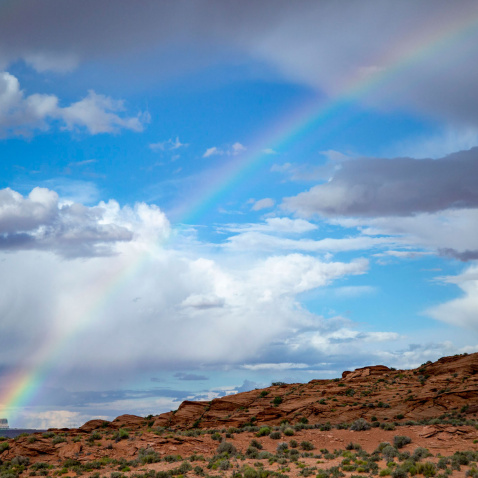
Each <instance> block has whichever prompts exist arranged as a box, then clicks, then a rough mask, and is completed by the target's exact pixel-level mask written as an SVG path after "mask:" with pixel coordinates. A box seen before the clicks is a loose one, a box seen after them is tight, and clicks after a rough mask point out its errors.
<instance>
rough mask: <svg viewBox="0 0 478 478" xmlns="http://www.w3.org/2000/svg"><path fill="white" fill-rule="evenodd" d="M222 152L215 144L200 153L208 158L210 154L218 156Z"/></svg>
mask: <svg viewBox="0 0 478 478" xmlns="http://www.w3.org/2000/svg"><path fill="white" fill-rule="evenodd" d="M222 154H224V152H223V151H222V150H220V149H218V148H217V147H216V146H213V147H212V148H208V149H206V152H205V153H204V154H203V155H202V157H203V158H209V157H210V156H220V155H222Z"/></svg>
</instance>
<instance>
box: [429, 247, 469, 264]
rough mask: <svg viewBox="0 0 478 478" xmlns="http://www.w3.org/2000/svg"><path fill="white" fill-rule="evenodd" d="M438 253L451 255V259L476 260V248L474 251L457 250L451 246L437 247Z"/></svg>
mask: <svg viewBox="0 0 478 478" xmlns="http://www.w3.org/2000/svg"><path fill="white" fill-rule="evenodd" d="M438 252H439V254H441V255H442V256H448V257H453V259H458V260H459V261H462V262H468V261H475V260H478V249H477V250H474V251H468V250H467V251H462V252H460V251H457V250H455V249H451V248H445V249H439V250H438Z"/></svg>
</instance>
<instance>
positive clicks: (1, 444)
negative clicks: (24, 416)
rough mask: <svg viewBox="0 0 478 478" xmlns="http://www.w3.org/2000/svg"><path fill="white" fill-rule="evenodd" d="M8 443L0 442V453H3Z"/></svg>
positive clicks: (8, 446) (7, 447)
mask: <svg viewBox="0 0 478 478" xmlns="http://www.w3.org/2000/svg"><path fill="white" fill-rule="evenodd" d="M9 448H10V445H9V444H8V442H6V441H2V442H0V453H3V452H4V451H5V450H8V449H9Z"/></svg>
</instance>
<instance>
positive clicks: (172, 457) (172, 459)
mask: <svg viewBox="0 0 478 478" xmlns="http://www.w3.org/2000/svg"><path fill="white" fill-rule="evenodd" d="M164 461H166V462H167V463H174V462H175V461H181V456H180V455H166V456H165V457H164Z"/></svg>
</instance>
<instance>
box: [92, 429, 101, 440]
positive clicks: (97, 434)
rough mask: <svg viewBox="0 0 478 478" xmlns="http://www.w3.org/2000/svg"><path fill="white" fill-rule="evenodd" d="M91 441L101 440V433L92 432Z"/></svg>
mask: <svg viewBox="0 0 478 478" xmlns="http://www.w3.org/2000/svg"><path fill="white" fill-rule="evenodd" d="M90 440H101V433H100V432H99V431H97V430H95V431H93V432H91V435H90Z"/></svg>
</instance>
